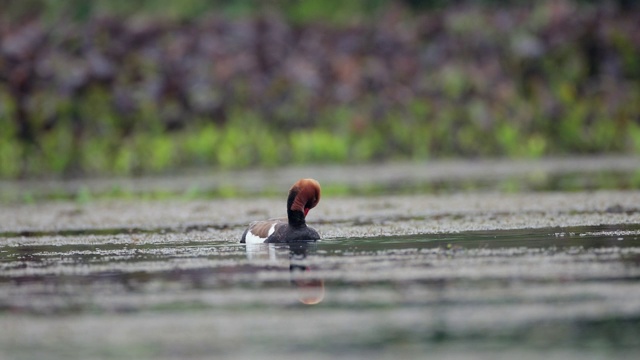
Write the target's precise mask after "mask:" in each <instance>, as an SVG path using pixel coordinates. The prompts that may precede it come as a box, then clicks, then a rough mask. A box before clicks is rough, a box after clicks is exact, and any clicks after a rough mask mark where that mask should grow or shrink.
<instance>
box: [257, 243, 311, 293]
mask: <svg viewBox="0 0 640 360" xmlns="http://www.w3.org/2000/svg"><path fill="white" fill-rule="evenodd" d="M246 246H247V247H246V249H247V258H248V259H249V260H266V259H268V260H269V261H274V262H275V261H278V260H282V259H284V258H286V259H287V260H288V261H289V272H290V275H291V285H292V286H293V287H294V288H295V289H296V291H297V294H298V300H299V301H300V302H301V303H303V304H305V305H316V304H319V303H320V302H322V300H323V299H324V280H323V279H321V278H319V277H316V276H313V269H312V267H311V266H310V265H309V264H308V261H306V259H307V255H308V254H310V253H313V252H314V251H315V250H316V242H315V241H308V242H307V241H304V242H302V241H300V242H295V243H289V244H274V243H271V244H247V245H246Z"/></svg>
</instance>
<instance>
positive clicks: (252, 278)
mask: <svg viewBox="0 0 640 360" xmlns="http://www.w3.org/2000/svg"><path fill="white" fill-rule="evenodd" d="M34 236H39V235H38V234H34ZM96 236H98V237H101V238H100V241H94V240H95V238H96ZM110 236H112V237H113V241H109V239H110V238H109V237H110ZM160 236H164V235H162V234H160ZM166 236H167V237H169V236H171V241H170V242H169V241H167V242H166V243H163V242H162V241H157V242H154V243H137V242H136V240H135V238H136V234H135V233H133V234H131V240H130V241H123V240H122V237H117V236H116V235H108V234H97V235H91V234H80V235H79V234H75V235H71V234H70V235H69V239H70V241H69V242H68V243H65V241H64V237H63V240H62V241H60V240H59V241H57V242H56V243H55V244H52V245H32V244H30V245H20V242H19V241H13V242H8V243H10V244H12V245H4V246H0V326H2V328H4V329H12V330H11V331H10V332H8V331H3V334H1V335H0V358H39V357H41V356H42V355H43V354H46V356H47V358H51V359H56V358H60V359H62V358H67V357H69V356H72V357H92V358H122V357H136V358H210V357H211V356H214V355H215V356H216V357H223V358H224V357H229V358H237V357H261V358H277V357H281V356H284V357H296V356H306V357H309V358H332V357H333V358H335V357H337V356H340V357H342V356H349V357H352V358H381V357H390V356H404V357H410V358H411V357H413V358H417V357H422V356H423V355H424V354H432V355H437V356H440V357H446V356H450V357H454V356H455V357H463V358H464V357H467V358H474V357H487V358H495V357H501V356H504V357H516V356H517V357H525V358H526V357H530V356H535V355H539V354H540V353H544V354H546V356H548V357H558V358H599V357H603V356H610V355H612V354H613V355H615V356H618V357H623V358H624V357H628V358H634V354H635V355H637V352H638V351H640V226H639V225H612V226H597V227H575V228H545V229H535V230H534V229H525V230H504V231H491V232H488V231H487V232H465V233H455V234H428V235H414V236H408V237H407V236H395V237H378V238H348V239H326V240H323V241H321V242H318V243H311V244H298V245H295V246H286V245H285V246H283V245H280V246H273V245H257V246H249V247H247V246H245V245H244V244H238V243H236V242H235V241H211V242H206V241H205V242H202V241H200V242H193V241H188V240H185V241H184V242H180V241H179V237H180V234H175V233H173V234H166ZM176 236H177V237H178V240H177V241H176ZM78 237H80V239H79V238H78ZM71 238H73V239H72V240H71ZM85 238H86V241H84V240H83V239H85ZM185 239H188V238H187V237H185ZM43 243H46V242H43Z"/></svg>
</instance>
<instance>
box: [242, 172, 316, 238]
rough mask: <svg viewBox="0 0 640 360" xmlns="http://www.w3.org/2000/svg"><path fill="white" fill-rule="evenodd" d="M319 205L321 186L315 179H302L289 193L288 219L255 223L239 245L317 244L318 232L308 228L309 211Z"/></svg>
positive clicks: (245, 232) (251, 224) (243, 235)
mask: <svg viewBox="0 0 640 360" xmlns="http://www.w3.org/2000/svg"><path fill="white" fill-rule="evenodd" d="M318 202H320V183H318V181H316V180H314V179H300V180H298V181H296V182H295V184H293V186H291V189H289V196H288V197H287V218H278V219H269V220H262V221H254V222H252V223H250V224H249V227H248V228H247V229H246V230H245V231H244V233H243V234H242V238H241V239H240V243H246V244H259V243H291V242H300V241H316V240H319V239H320V235H319V234H318V232H317V231H316V230H315V229H313V228H311V227H309V226H307V223H306V220H305V219H306V217H307V214H308V213H309V210H311V209H313V208H314V207H316V205H318Z"/></svg>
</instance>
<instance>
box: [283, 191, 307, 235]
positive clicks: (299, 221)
mask: <svg viewBox="0 0 640 360" xmlns="http://www.w3.org/2000/svg"><path fill="white" fill-rule="evenodd" d="M296 196H298V192H297V191H291V192H289V198H288V199H287V218H288V219H289V226H292V227H303V226H306V225H307V223H306V222H305V221H304V213H303V212H302V211H300V210H291V206H293V201H294V200H295V199H296Z"/></svg>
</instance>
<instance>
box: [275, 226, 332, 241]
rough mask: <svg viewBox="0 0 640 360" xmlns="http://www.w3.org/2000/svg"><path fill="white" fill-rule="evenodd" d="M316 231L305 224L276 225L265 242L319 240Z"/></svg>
mask: <svg viewBox="0 0 640 360" xmlns="http://www.w3.org/2000/svg"><path fill="white" fill-rule="evenodd" d="M319 239H320V235H319V234H318V232H317V231H316V230H315V229H313V228H310V227H308V226H306V225H304V226H300V227H293V226H290V225H288V224H283V225H282V226H278V227H276V229H275V231H274V232H273V234H271V236H269V237H268V238H267V240H266V241H265V242H266V243H288V242H296V241H310V240H311V241H315V240H319Z"/></svg>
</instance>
